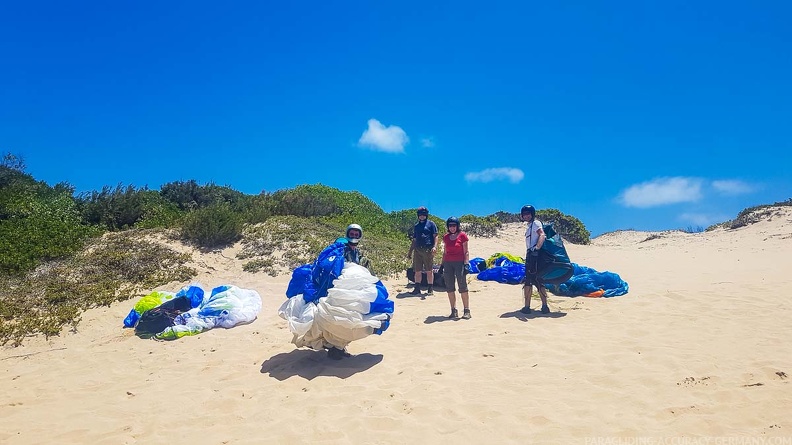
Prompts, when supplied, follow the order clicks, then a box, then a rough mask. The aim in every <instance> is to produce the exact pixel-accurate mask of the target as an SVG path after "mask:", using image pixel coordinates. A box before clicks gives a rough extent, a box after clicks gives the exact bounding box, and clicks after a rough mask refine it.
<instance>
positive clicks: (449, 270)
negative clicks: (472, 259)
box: [443, 261, 468, 292]
mask: <svg viewBox="0 0 792 445" xmlns="http://www.w3.org/2000/svg"><path fill="white" fill-rule="evenodd" d="M443 279H444V280H445V290H446V291H448V292H454V291H455V290H456V286H455V284H456V283H459V291H460V292H467V291H468V286H467V279H465V263H464V262H462V261H446V262H444V263H443Z"/></svg>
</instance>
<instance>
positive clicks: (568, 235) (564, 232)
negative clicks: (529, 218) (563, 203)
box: [536, 209, 591, 244]
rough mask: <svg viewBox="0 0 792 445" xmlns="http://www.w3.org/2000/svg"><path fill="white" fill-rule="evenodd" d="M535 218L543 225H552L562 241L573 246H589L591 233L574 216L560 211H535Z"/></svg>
mask: <svg viewBox="0 0 792 445" xmlns="http://www.w3.org/2000/svg"><path fill="white" fill-rule="evenodd" d="M536 218H537V219H538V220H539V221H542V222H543V223H550V222H552V223H553V227H554V228H555V231H556V232H558V233H560V234H561V236H562V237H563V238H564V240H566V241H569V242H570V243H573V244H590V243H591V232H589V231H588V230H587V229H586V226H585V225H583V223H582V222H581V221H580V220H579V219H577V218H575V217H574V216H569V215H565V214H564V213H562V212H561V211H560V210H556V209H544V210H537V211H536Z"/></svg>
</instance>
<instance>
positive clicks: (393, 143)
mask: <svg viewBox="0 0 792 445" xmlns="http://www.w3.org/2000/svg"><path fill="white" fill-rule="evenodd" d="M409 142H410V138H408V137H407V133H405V132H404V130H402V129H401V127H398V126H396V125H391V126H388V127H386V126H384V125H382V123H380V121H378V120H376V119H369V120H368V128H367V129H366V131H364V132H363V135H362V136H360V140H359V141H358V145H360V146H361V147H369V148H371V149H373V150H376V151H384V152H386V153H404V146H405V145H407V144H408V143H409Z"/></svg>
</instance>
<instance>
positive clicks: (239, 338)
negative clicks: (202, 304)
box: [0, 207, 792, 444]
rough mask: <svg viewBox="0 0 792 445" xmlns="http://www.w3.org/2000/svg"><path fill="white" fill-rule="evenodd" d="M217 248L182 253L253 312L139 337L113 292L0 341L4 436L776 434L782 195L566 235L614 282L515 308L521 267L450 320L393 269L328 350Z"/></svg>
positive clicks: (785, 403)
mask: <svg viewBox="0 0 792 445" xmlns="http://www.w3.org/2000/svg"><path fill="white" fill-rule="evenodd" d="M522 231H523V227H522V226H521V225H519V224H512V225H508V226H506V227H505V228H504V229H503V231H502V232H501V233H500V236H498V237H496V238H485V239H482V238H475V237H473V238H472V239H471V241H470V250H471V254H472V256H480V257H485V258H486V257H488V256H489V255H491V254H492V253H495V252H509V253H513V254H515V255H521V254H522V253H523V250H524V244H523V238H522ZM233 249H234V248H230V250H228V251H226V252H218V253H212V254H205V255H199V254H197V253H195V254H194V255H193V256H194V258H195V260H196V261H195V263H196V264H195V266H196V268H197V269H198V270H199V276H198V277H197V278H196V281H197V282H199V283H201V284H203V285H204V286H205V288H209V287H213V286H216V285H220V284H235V285H237V286H240V287H244V288H253V289H256V290H257V291H258V292H259V293H260V294H261V295H262V298H263V300H264V305H263V309H262V312H261V314H260V315H259V318H258V319H257V320H256V321H255V322H254V323H252V324H249V325H245V326H238V327H236V328H233V329H229V330H225V329H215V330H212V331H208V332H205V333H203V334H200V335H198V336H195V337H187V338H183V339H180V340H177V341H173V342H157V341H150V340H141V339H139V338H137V337H135V336H134V335H133V333H132V332H131V331H129V330H123V329H122V328H121V322H122V320H123V318H124V316H125V315H126V314H127V312H128V311H129V309H130V307H131V305H132V302H124V303H118V304H115V305H113V306H111V307H108V308H100V309H95V310H91V311H88V312H86V313H85V314H84V316H83V320H82V322H81V323H80V324H79V325H78V329H77V331H76V332H64V333H63V334H62V335H61V336H60V337H58V338H51V339H49V340H45V339H43V338H32V339H30V340H29V341H27V342H26V343H25V344H24V345H23V346H21V347H17V348H10V347H9V348H3V349H1V350H0V373H1V374H0V443H4V444H50V443H59V444H88V443H91V444H135V443H146V444H152V443H153V444H159V443H198V444H204V443H206V444H226V443H227V444H259V443H306V442H313V443H352V442H355V443H383V444H385V443H388V444H389V443H441V442H442V441H449V440H453V441H456V442H459V443H488V444H489V443H533V442H539V443H597V442H596V441H597V440H600V442H599V443H619V442H614V441H615V440H618V438H621V440H622V442H621V443H631V442H629V441H630V440H638V439H641V438H643V439H646V438H680V437H682V436H686V437H692V438H699V439H702V440H704V439H707V438H710V439H711V438H738V437H749V438H786V439H784V440H787V439H788V441H787V442H772V443H792V422H790V421H789V412H790V408H792V384H790V381H792V378H790V377H791V376H792V342H790V336H791V334H792V301H791V300H790V297H789V296H788V294H789V289H790V287H792V273H790V258H792V211H790V208H789V207H786V208H779V209H778V211H777V212H776V214H775V215H774V216H773V217H772V218H770V219H767V220H764V221H761V222H759V223H756V224H752V225H749V226H746V227H742V228H740V229H736V230H729V231H726V230H716V231H713V232H706V233H696V234H687V233H682V232H663V233H647V232H634V231H624V232H614V233H609V234H606V235H603V236H600V237H598V238H597V239H595V240H593V242H592V244H591V245H588V246H577V245H570V244H568V245H567V249H568V251H569V254H570V257H571V258H572V260H573V261H575V262H577V263H579V264H582V265H586V266H589V267H592V268H595V269H597V270H600V271H606V270H608V271H612V272H616V273H618V274H619V275H620V276H621V277H622V278H623V279H624V280H625V281H627V282H628V283H629V284H630V293H629V294H627V295H625V296H621V297H615V298H610V299H590V298H582V297H579V298H567V297H555V296H551V299H550V307H551V309H552V311H553V312H552V314H550V315H546V316H542V315H533V314H532V315H528V316H526V315H523V314H521V313H519V312H518V310H519V308H520V307H521V306H522V299H521V290H520V288H519V287H518V286H510V285H504V284H498V283H495V282H482V281H477V280H473V281H471V301H472V303H471V309H472V313H473V318H472V319H471V320H456V321H450V320H447V319H445V316H446V315H447V314H448V312H449V306H448V301H447V298H446V296H445V294H444V293H442V292H436V294H435V296H432V297H427V298H426V299H421V298H419V297H415V296H412V295H408V294H407V291H409V288H407V286H406V284H407V281H406V279H403V278H401V277H400V278H396V279H392V280H389V281H387V282H386V285H387V287H388V289H389V291H390V292H391V295H392V298H393V299H394V300H395V301H396V314H395V318H394V321H393V324H392V326H391V329H390V330H389V331H387V332H386V333H385V334H384V335H382V336H370V337H367V338H365V339H363V340H360V341H357V342H353V343H352V344H351V345H350V347H349V350H350V352H352V353H353V354H355V356H354V357H351V358H348V359H344V360H341V361H338V362H336V361H332V360H329V359H328V358H327V357H326V355H325V354H324V353H321V352H315V351H310V350H299V349H295V348H294V346H293V345H292V344H291V343H289V341H290V339H291V334H290V333H289V331H288V329H287V327H286V324H285V322H284V321H283V320H281V319H280V318H278V316H277V313H276V311H277V308H278V307H279V306H280V304H281V303H282V302H283V300H284V299H285V295H284V292H285V289H286V286H287V283H288V280H289V277H288V276H286V275H283V276H279V277H276V278H272V277H269V276H266V275H264V274H250V273H247V272H244V271H242V269H241V262H239V261H236V260H233V258H234V253H233V252H234V251H233ZM183 284H187V283H175V284H174V285H172V286H170V287H169V288H170V289H173V288H174V287H178V286H180V285H183ZM534 304H535V305H538V299H535V301H534ZM605 440H611V442H603V441H605ZM632 443H638V442H632ZM678 443H683V442H678ZM686 443H696V442H686ZM700 443H705V442H703V441H702V442H700ZM710 443H715V442H710Z"/></svg>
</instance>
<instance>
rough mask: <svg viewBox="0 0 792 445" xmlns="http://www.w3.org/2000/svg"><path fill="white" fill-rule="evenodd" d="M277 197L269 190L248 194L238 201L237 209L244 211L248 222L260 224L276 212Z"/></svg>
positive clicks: (244, 216) (243, 213)
mask: <svg viewBox="0 0 792 445" xmlns="http://www.w3.org/2000/svg"><path fill="white" fill-rule="evenodd" d="M275 204H276V202H275V199H274V198H273V197H272V195H271V194H269V193H267V192H261V193H259V194H258V195H254V196H251V195H246V196H244V197H242V199H240V200H239V201H238V202H237V203H236V207H237V209H238V210H239V211H240V212H241V213H242V215H243V218H244V220H245V222H246V223H248V224H258V223H262V222H264V221H266V220H267V219H269V218H270V217H271V216H273V215H274V214H275Z"/></svg>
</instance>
